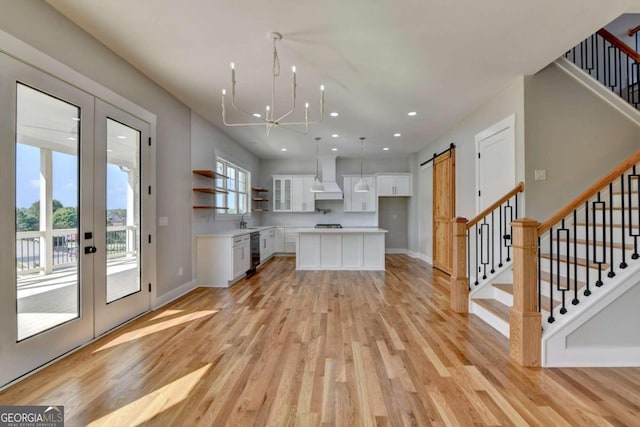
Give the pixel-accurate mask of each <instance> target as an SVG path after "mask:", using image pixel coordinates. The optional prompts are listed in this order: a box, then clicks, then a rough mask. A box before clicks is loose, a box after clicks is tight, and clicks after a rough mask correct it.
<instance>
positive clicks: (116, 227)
mask: <svg viewBox="0 0 640 427" xmlns="http://www.w3.org/2000/svg"><path fill="white" fill-rule="evenodd" d="M0 104H1V105H0V190H1V191H0V194H1V196H0V197H1V200H0V387H1V386H2V385H3V384H6V383H8V382H11V381H12V380H14V379H16V378H19V377H20V376H22V375H24V374H26V373H28V372H30V371H32V370H34V369H36V368H38V367H39V366H41V365H43V364H45V363H47V362H48V361H50V360H53V359H55V358H56V357H58V356H60V355H63V354H64V353H66V352H68V351H70V350H72V349H73V348H75V347H78V346H80V345H82V344H84V343H86V342H88V341H90V340H91V339H93V338H94V337H96V336H98V335H100V334H102V333H104V332H105V331H107V330H109V329H112V328H113V327H115V326H117V325H119V324H121V323H122V322H125V321H126V320H128V319H130V318H132V317H134V316H136V315H138V314H140V313H142V312H144V311H147V310H148V309H149V293H148V291H147V289H146V288H145V287H144V286H143V283H144V282H143V280H144V279H145V272H146V270H147V269H146V268H145V266H146V262H147V261H146V260H145V258H144V257H145V251H144V250H142V249H143V248H144V245H142V244H141V240H142V239H141V236H142V234H143V233H146V234H149V231H147V230H143V229H142V228H141V226H142V224H143V223H142V221H141V218H142V215H143V213H144V209H145V204H146V203H148V201H147V200H145V198H144V197H143V196H142V191H141V188H143V186H144V185H145V184H146V179H147V178H146V176H145V168H146V167H147V162H148V154H147V151H145V147H146V144H142V142H143V141H145V140H146V139H145V138H148V133H149V125H148V124H147V123H145V122H142V121H140V120H138V119H136V118H135V117H132V116H130V115H127V114H126V113H125V112H123V111H119V110H117V109H116V108H114V107H112V106H109V105H108V104H106V103H104V102H102V101H101V100H100V99H97V98H95V97H94V96H92V95H91V94H88V93H87V92H85V91H82V90H80V89H77V88H76V87H74V86H72V85H69V84H67V83H65V82H63V81H61V80H58V79H56V78H54V77H52V76H51V75H49V74H46V73H43V72H41V71H39V70H37V69H35V68H32V67H30V66H28V65H26V64H24V63H22V62H20V61H17V60H15V59H13V58H11V57H9V56H6V55H4V54H0ZM145 194H146V193H145Z"/></svg>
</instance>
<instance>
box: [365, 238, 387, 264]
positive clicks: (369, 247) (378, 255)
mask: <svg viewBox="0 0 640 427" xmlns="http://www.w3.org/2000/svg"><path fill="white" fill-rule="evenodd" d="M363 265H364V266H365V267H372V268H374V267H382V269H384V235H382V234H365V235H364V255H363Z"/></svg>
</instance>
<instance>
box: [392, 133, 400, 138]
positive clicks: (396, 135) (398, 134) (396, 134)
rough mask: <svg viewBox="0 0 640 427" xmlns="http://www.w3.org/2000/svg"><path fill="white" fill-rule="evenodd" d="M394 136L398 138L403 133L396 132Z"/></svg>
mask: <svg viewBox="0 0 640 427" xmlns="http://www.w3.org/2000/svg"><path fill="white" fill-rule="evenodd" d="M393 136H395V137H396V138H398V137H400V136H402V134H400V133H394V134H393Z"/></svg>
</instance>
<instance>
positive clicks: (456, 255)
mask: <svg viewBox="0 0 640 427" xmlns="http://www.w3.org/2000/svg"><path fill="white" fill-rule="evenodd" d="M451 230H452V233H453V269H452V274H451V282H450V290H449V303H450V304H451V310H453V311H455V312H457V313H468V312H469V278H468V277H467V219H466V218H461V217H458V218H454V219H452V220H451Z"/></svg>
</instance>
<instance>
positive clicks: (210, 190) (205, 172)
mask: <svg viewBox="0 0 640 427" xmlns="http://www.w3.org/2000/svg"><path fill="white" fill-rule="evenodd" d="M193 174H194V175H198V176H202V177H205V178H209V179H213V180H216V179H222V180H223V187H224V186H226V180H227V179H228V178H227V177H226V176H224V175H222V174H221V173H218V172H216V171H214V170H209V169H195V170H194V171H193ZM193 192H194V193H200V194H210V195H216V194H228V193H229V192H228V191H227V190H225V189H224V188H218V187H216V186H215V181H214V185H212V186H211V187H195V188H194V189H193ZM203 197H204V196H203ZM199 199H201V200H203V199H202V198H201V197H200V198H199ZM214 201H215V200H212V203H213V202H214ZM193 209H212V210H226V209H229V208H228V207H226V206H214V205H194V206H193Z"/></svg>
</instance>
